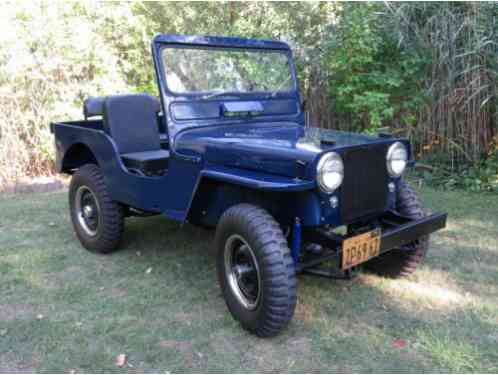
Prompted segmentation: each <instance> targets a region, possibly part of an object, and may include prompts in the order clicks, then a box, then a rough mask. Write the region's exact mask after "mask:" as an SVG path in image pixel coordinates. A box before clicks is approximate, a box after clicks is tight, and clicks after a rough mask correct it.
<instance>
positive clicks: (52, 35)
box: [0, 2, 498, 191]
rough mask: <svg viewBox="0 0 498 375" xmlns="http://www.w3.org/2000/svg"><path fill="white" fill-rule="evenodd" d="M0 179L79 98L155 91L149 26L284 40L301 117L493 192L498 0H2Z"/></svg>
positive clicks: (17, 168)
mask: <svg viewBox="0 0 498 375" xmlns="http://www.w3.org/2000/svg"><path fill="white" fill-rule="evenodd" d="M0 25H1V29H2V33H1V34H0V106H1V107H0V108H1V110H0V185H2V184H4V183H6V182H8V181H12V180H16V179H18V178H19V177H21V176H25V175H38V174H46V173H50V171H51V168H52V166H53V157H54V153H53V140H52V137H51V135H50V133H49V128H48V124H49V123H50V122H51V121H57V120H64V119H67V118H73V119H75V118H81V116H82V115H81V105H82V101H83V100H84V98H85V97H87V96H89V95H102V94H109V93H118V92H143V91H146V92H149V93H151V94H157V89H156V87H155V82H154V75H153V68H152V62H151V59H150V53H149V45H150V40H151V38H152V37H153V35H154V34H156V33H177V34H209V35H234V36H241V37H257V38H269V39H281V40H284V41H286V42H288V43H290V44H291V46H292V48H293V50H294V53H295V58H296V62H297V67H298V70H299V77H300V83H301V86H302V90H303V93H304V96H305V97H306V99H307V103H308V111H309V118H310V124H311V125H312V126H322V127H332V128H338V129H345V130H355V131H367V132H375V131H378V130H379V129H380V128H383V127H389V128H390V131H392V132H395V133H397V134H400V135H406V136H408V137H410V138H411V140H412V142H413V143H414V145H415V151H416V156H417V158H418V159H420V160H422V161H423V165H426V166H425V168H424V172H423V174H424V177H425V178H426V179H427V180H429V181H431V182H434V183H436V184H443V185H444V186H445V187H448V188H453V187H457V186H462V187H465V188H467V189H471V190H478V191H483V190H487V191H497V190H498V156H497V150H498V136H497V134H498V130H497V127H498V114H497V113H498V111H497V108H498V101H497V82H498V3H496V2H495V3H362V4H355V3H323V2H304V3H265V2H261V3H249V2H248V3H235V2H217V3H192V4H191V3H182V2H174V3H155V2H148V3H128V2H126V3H120V2H118V3H103V2H102V3H101V2H79V3H63V2H35V3H31V2H19V3H16V2H8V3H4V4H2V12H1V14H0Z"/></svg>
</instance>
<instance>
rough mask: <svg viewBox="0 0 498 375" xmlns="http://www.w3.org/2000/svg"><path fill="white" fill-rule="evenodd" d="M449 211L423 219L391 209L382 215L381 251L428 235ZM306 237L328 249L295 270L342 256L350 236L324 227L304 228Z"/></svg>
mask: <svg viewBox="0 0 498 375" xmlns="http://www.w3.org/2000/svg"><path fill="white" fill-rule="evenodd" d="M446 218H447V214H446V213H435V214H432V215H429V216H426V217H423V218H421V219H417V220H412V219H409V218H407V217H404V216H400V215H398V214H396V213H394V212H388V213H386V215H384V216H383V217H382V218H381V219H380V223H381V227H382V235H381V242H380V254H383V253H386V252H388V251H390V250H393V249H400V248H403V246H405V245H407V244H409V243H411V242H413V241H415V240H417V239H418V238H420V237H423V236H427V235H429V234H431V233H433V232H436V231H438V230H440V229H442V228H444V227H445V226H446ZM303 237H304V238H303V239H304V241H305V242H311V243H316V244H319V245H321V246H322V247H323V248H325V249H327V251H325V252H324V253H322V254H320V255H318V256H311V257H308V259H304V260H303V261H302V262H299V263H297V264H296V271H297V272H301V271H305V270H306V269H308V268H311V267H315V266H317V265H319V264H321V263H323V262H325V261H328V260H332V259H335V258H336V259H341V256H342V242H343V241H344V240H345V239H347V238H348V237H347V236H339V235H336V234H333V233H330V232H327V231H325V230H324V229H322V228H319V229H313V230H309V231H305V232H304V236H303Z"/></svg>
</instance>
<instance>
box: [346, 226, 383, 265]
mask: <svg viewBox="0 0 498 375" xmlns="http://www.w3.org/2000/svg"><path fill="white" fill-rule="evenodd" d="M379 250H380V229H375V230H372V231H370V232H367V233H363V234H359V235H358V236H354V237H351V238H348V239H346V240H344V241H343V242H342V266H341V269H342V270H347V269H348V268H351V267H354V266H356V265H358V264H360V263H363V262H366V261H367V260H369V259H370V258H373V257H376V256H377V255H379Z"/></svg>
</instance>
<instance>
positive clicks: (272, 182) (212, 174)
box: [201, 166, 316, 192]
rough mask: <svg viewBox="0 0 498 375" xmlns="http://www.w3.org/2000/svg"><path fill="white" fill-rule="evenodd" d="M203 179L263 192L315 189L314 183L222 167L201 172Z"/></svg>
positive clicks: (211, 167)
mask: <svg viewBox="0 0 498 375" xmlns="http://www.w3.org/2000/svg"><path fill="white" fill-rule="evenodd" d="M203 177H206V178H211V179H213V180H217V181H222V182H227V183H230V184H234V185H238V186H243V187H246V188H250V189H256V190H265V191H280V192H296V191H305V190H311V189H314V188H315V187H316V182H315V181H307V180H301V179H299V178H290V177H282V176H276V175H270V174H265V173H260V172H255V171H248V170H241V169H236V168H230V167H224V166H210V167H208V168H206V169H205V170H203V171H202V172H201V178H203Z"/></svg>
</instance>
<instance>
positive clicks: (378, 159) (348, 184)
mask: <svg viewBox="0 0 498 375" xmlns="http://www.w3.org/2000/svg"><path fill="white" fill-rule="evenodd" d="M343 160H344V181H343V183H342V185H341V193H340V194H341V199H340V202H341V206H340V210H341V218H342V221H343V222H345V223H350V222H352V221H354V220H355V219H358V218H361V217H362V216H368V215H372V214H376V213H380V212H382V211H384V210H385V208H386V206H387V183H388V176H387V168H386V145H373V146H366V147H361V148H353V149H351V150H346V152H345V153H344V154H343Z"/></svg>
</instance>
